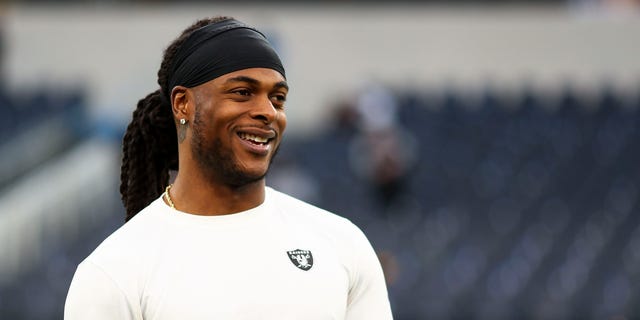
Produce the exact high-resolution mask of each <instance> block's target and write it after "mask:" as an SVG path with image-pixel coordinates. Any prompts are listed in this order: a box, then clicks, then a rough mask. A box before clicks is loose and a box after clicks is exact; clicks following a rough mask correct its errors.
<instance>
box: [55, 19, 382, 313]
mask: <svg viewBox="0 0 640 320" xmlns="http://www.w3.org/2000/svg"><path fill="white" fill-rule="evenodd" d="M158 83H159V84H160V89H158V90H157V91H155V92H153V93H151V94H149V95H148V96H147V97H146V98H144V99H142V100H141V101H140V102H139V103H138V106H137V109H136V110H135V111H134V113H133V119H132V122H131V124H130V125H129V127H128V128H127V132H126V134H125V137H124V141H123V150H124V154H123V163H122V174H121V180H122V181H121V182H122V184H121V187H120V191H121V193H122V199H123V202H124V205H125V208H126V210H127V220H128V222H127V223H126V224H125V225H124V226H122V227H121V228H120V229H119V230H117V231H116V232H114V233H113V234H112V235H111V236H110V237H109V238H107V239H106V240H105V241H104V242H103V243H102V244H101V245H100V246H99V247H98V248H97V249H96V250H95V251H94V252H93V253H92V254H91V255H90V256H89V257H87V259H85V260H84V261H83V262H82V263H81V264H80V265H79V266H78V269H77V271H76V274H75V275H74V279H73V281H72V283H71V286H70V289H69V293H68V296H67V301H66V305H65V318H66V319H296V320H297V319H349V320H355V319H358V320H360V319H361V320H365V319H366V320H372V319H391V310H390V307H389V300H388V297H387V292H386V287H385V283H384V278H383V274H382V269H381V267H380V264H379V262H378V260H377V258H376V255H375V253H374V251H373V249H372V248H371V245H370V244H369V242H368V240H367V239H366V237H365V236H364V235H363V234H362V232H361V231H360V230H359V229H358V228H357V227H355V226H354V225H353V224H351V223H350V222H349V221H347V220H346V219H343V218H340V217H338V216H336V215H333V214H331V213H329V212H326V211H323V210H321V209H318V208H316V207H313V206H311V205H309V204H306V203H304V202H301V201H299V200H296V199H294V198H292V197H290V196H287V195H285V194H282V193H280V192H278V191H275V190H273V189H271V188H268V187H266V185H265V175H266V173H267V171H268V168H269V165H270V163H271V159H272V158H273V156H274V155H275V153H276V150H277V148H278V146H279V144H280V141H281V139H282V134H283V132H284V130H285V127H286V123H287V121H286V116H285V112H284V105H285V101H286V97H287V94H288V91H289V88H288V85H287V83H286V78H285V72H284V68H283V67H282V64H281V62H280V59H279V58H278V56H277V54H276V53H275V51H274V50H273V48H272V47H271V46H270V45H269V43H268V42H267V40H266V39H265V37H264V36H263V35H262V34H261V33H260V32H259V31H257V30H255V29H253V28H251V27H248V26H246V25H244V24H242V23H241V22H239V21H237V20H234V19H231V18H226V17H218V18H214V19H205V20H201V21H198V22H197V23H195V24H194V25H192V26H191V27H189V28H187V29H186V30H185V31H184V32H183V33H182V35H181V36H180V37H178V39H176V40H175V41H174V42H173V43H172V44H171V45H170V46H169V47H168V48H167V49H166V50H165V55H164V59H163V61H162V64H161V67H160V70H159V71H158ZM178 164H179V165H178ZM175 169H177V175H176V176H175V180H174V182H173V184H169V181H170V178H169V171H170V170H175ZM163 191H164V192H163Z"/></svg>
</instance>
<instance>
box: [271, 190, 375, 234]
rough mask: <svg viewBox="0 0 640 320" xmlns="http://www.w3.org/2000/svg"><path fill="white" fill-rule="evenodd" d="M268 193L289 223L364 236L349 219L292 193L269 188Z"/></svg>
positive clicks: (318, 229) (318, 231)
mask: <svg viewBox="0 0 640 320" xmlns="http://www.w3.org/2000/svg"><path fill="white" fill-rule="evenodd" d="M267 195H268V196H269V197H271V199H270V201H271V202H272V203H273V205H274V206H275V208H276V210H277V211H278V213H279V214H280V216H281V218H282V219H283V220H285V221H286V222H287V223H290V224H295V225H297V226H300V227H304V228H305V229H306V230H308V231H309V232H317V233H322V234H324V235H326V236H335V237H339V238H341V240H349V239H345V238H354V237H356V238H362V237H364V234H363V233H362V231H361V230H360V228H358V227H357V226H356V225H355V224H353V223H352V222H351V221H350V220H349V219H347V218H344V217H341V216H339V215H337V214H335V213H333V212H330V211H328V210H325V209H322V208H319V207H317V206H314V205H312V204H309V203H307V202H304V201H302V200H299V199H296V198H294V197H292V196H290V195H287V194H285V193H282V192H279V191H277V190H274V189H272V188H267Z"/></svg>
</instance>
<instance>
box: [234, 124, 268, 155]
mask: <svg viewBox="0 0 640 320" xmlns="http://www.w3.org/2000/svg"><path fill="white" fill-rule="evenodd" d="M237 135H238V137H239V138H240V141H241V142H242V144H243V145H244V146H245V148H246V150H247V151H249V152H250V153H253V154H256V155H259V156H265V155H267V154H269V151H270V150H271V145H272V142H273V141H274V140H275V137H276V133H275V132H274V131H269V130H262V129H247V130H245V131H239V132H238V133H237Z"/></svg>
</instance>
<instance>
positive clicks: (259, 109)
mask: <svg viewBox="0 0 640 320" xmlns="http://www.w3.org/2000/svg"><path fill="white" fill-rule="evenodd" d="M251 117H252V118H254V119H258V120H261V121H263V122H264V123H266V124H269V123H272V122H274V121H275V120H276V118H277V117H278V110H276V108H275V107H274V106H273V103H271V99H269V97H268V96H266V95H265V96H262V97H260V99H258V101H257V103H256V104H255V105H254V106H253V107H252V109H251Z"/></svg>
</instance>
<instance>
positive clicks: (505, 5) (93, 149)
mask: <svg viewBox="0 0 640 320" xmlns="http://www.w3.org/2000/svg"><path fill="white" fill-rule="evenodd" d="M185 3H187V2H185ZM185 3H181V4H175V3H169V2H157V1H99V0H96V1H89V2H79V1H55V2H54V1H19V2H15V3H3V4H0V39H1V40H0V59H1V60H0V63H1V67H0V81H2V84H3V85H2V86H1V87H0V111H1V112H2V116H1V117H0V191H1V192H0V318H1V319H61V318H62V310H63V304H64V299H65V295H66V291H67V288H68V285H69V282H70V280H71V277H72V275H73V272H74V270H75V267H76V265H77V264H78V263H79V262H80V261H81V260H82V259H83V258H84V257H85V256H86V255H88V254H89V253H90V252H91V250H93V248H95V247H96V246H97V245H98V244H99V243H100V242H101V241H102V240H103V239H104V238H105V237H106V236H107V235H108V234H110V233H111V232H112V231H113V230H115V229H116V228H117V227H118V226H119V225H121V224H122V223H123V220H124V219H123V218H124V212H123V209H122V205H121V203H120V200H119V195H118V192H117V190H118V182H119V181H118V180H119V164H120V139H121V137H122V134H123V132H124V127H125V126H126V124H127V123H128V121H129V119H130V115H131V112H132V110H133V107H134V105H135V103H136V102H137V100H138V99H140V98H142V97H143V96H144V95H146V94H147V93H148V92H150V91H152V90H154V89H155V87H156V83H155V74H156V71H157V69H158V67H159V63H160V58H161V53H162V50H163V49H164V46H166V45H167V44H168V43H169V41H171V40H172V39H173V38H174V37H175V36H177V35H178V33H179V31H180V30H182V29H183V28H184V27H186V26H187V25H188V24H190V23H191V22H193V21H194V20H196V19H197V18H199V17H202V16H203V15H207V16H210V15H217V14H225V15H233V16H235V17H237V18H240V19H241V20H245V21H246V22H248V23H250V24H253V25H255V26H257V27H259V28H260V29H262V30H264V31H265V32H266V33H267V34H268V37H269V38H270V39H271V40H272V42H273V43H274V44H275V45H276V46H277V48H278V50H279V51H280V53H281V55H282V57H283V60H284V63H285V66H286V67H287V73H288V80H289V82H290V84H291V86H292V92H291V95H290V99H289V102H288V106H287V108H288V111H287V112H288V117H289V123H290V125H289V128H288V133H287V134H288V135H287V137H286V141H285V144H284V146H283V147H282V150H281V153H280V154H279V156H278V158H277V161H276V163H275V164H274V167H273V170H272V172H271V174H270V175H269V178H268V184H270V185H272V186H275V187H277V188H279V189H281V190H283V191H287V192H289V193H292V194H294V195H296V196H298V197H300V198H303V199H306V200H308V201H310V202H312V203H314V204H317V205H319V206H321V207H324V208H327V209H330V210H332V211H334V212H336V213H338V214H341V215H343V216H345V217H348V218H350V219H351V220H352V221H354V222H355V223H356V224H357V225H359V226H360V227H361V228H362V229H363V230H364V231H365V232H366V233H367V234H368V236H369V237H370V239H371V241H372V243H373V245H374V247H375V248H376V250H377V251H378V253H379V256H380V259H381V261H382V262H383V266H384V268H385V275H386V277H387V281H388V284H389V291H390V296H391V300H392V304H393V308H394V313H395V317H396V319H398V320H408V319H638V318H640V215H639V214H638V211H639V210H640V207H639V206H640V203H639V200H640V197H639V196H640V176H639V174H640V172H639V170H638V164H639V161H640V151H639V149H638V147H637V146H638V141H640V128H639V126H638V125H639V124H640V59H639V58H638V57H640V41H639V40H640V37H639V36H640V6H639V1H632V0H627V1H622V0H618V1H597V0H594V1H579V0H576V1H476V2H472V1H426V2H424V3H417V2H410V1H404V2H393V3H391V2H382V1H378V2H376V1H313V0H307V1H300V2H293V1H291V2H288V1H284V2H275V3H260V2H248V3H245V4H243V5H233V4H230V3H231V2H230V1H229V2H225V1H217V2H215V1H214V2H207V3H206V4H205V2H188V4H185Z"/></svg>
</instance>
